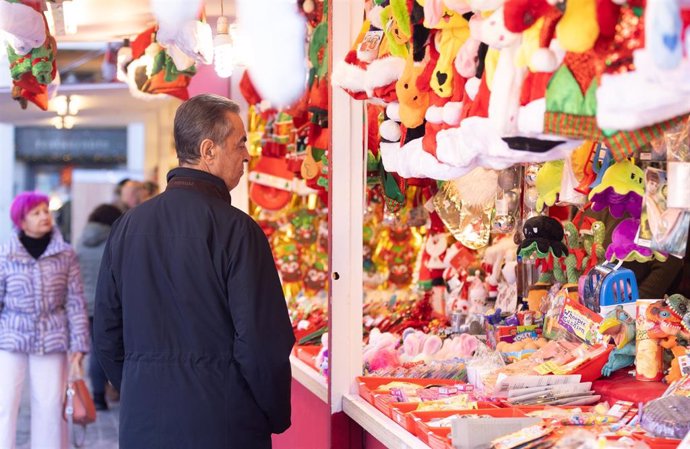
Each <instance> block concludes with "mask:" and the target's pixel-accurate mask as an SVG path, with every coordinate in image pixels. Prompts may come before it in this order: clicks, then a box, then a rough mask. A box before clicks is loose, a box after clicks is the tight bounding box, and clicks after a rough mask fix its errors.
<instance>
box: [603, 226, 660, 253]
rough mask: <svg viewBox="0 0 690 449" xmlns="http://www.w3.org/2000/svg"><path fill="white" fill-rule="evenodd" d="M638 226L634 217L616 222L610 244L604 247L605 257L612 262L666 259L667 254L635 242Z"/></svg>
mask: <svg viewBox="0 0 690 449" xmlns="http://www.w3.org/2000/svg"><path fill="white" fill-rule="evenodd" d="M639 227H640V220H638V219H636V218H626V219H625V220H623V221H621V222H620V223H618V226H616V228H615V229H614V230H613V234H612V236H611V244H610V245H609V247H608V248H607V249H606V259H607V260H609V261H611V262H613V261H616V260H620V261H623V262H631V261H635V262H639V263H644V262H648V261H650V260H652V259H656V260H658V261H660V262H663V261H665V260H666V258H667V256H666V255H665V254H662V253H660V252H658V251H652V250H651V249H649V248H645V247H644V246H639V245H637V244H636V243H635V235H636V234H637V231H638V229H639Z"/></svg>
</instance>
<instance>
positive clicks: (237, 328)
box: [94, 95, 295, 449]
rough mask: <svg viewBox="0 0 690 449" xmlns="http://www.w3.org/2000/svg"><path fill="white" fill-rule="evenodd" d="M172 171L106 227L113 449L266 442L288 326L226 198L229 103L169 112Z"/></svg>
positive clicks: (276, 414)
mask: <svg viewBox="0 0 690 449" xmlns="http://www.w3.org/2000/svg"><path fill="white" fill-rule="evenodd" d="M174 136H175V146H176V150H177V157H178V159H179V161H180V167H178V168H175V169H173V170H172V171H170V173H169V174H168V185H167V188H166V190H165V192H163V193H162V194H160V195H158V196H156V197H155V198H152V199H151V200H149V201H146V202H144V203H142V204H141V205H139V206H137V207H136V208H134V209H131V210H130V211H128V212H127V213H126V214H125V215H124V216H123V217H122V218H121V219H120V220H118V221H117V222H116V223H115V225H114V226H113V228H112V231H111V233H110V238H109V240H108V243H107V245H106V248H105V251H104V254H103V262H102V264H101V270H100V275H99V280H98V287H97V290H96V311H95V316H94V334H95V338H94V341H95V349H96V354H97V356H98V358H99V360H100V362H101V364H102V365H103V368H104V370H105V373H106V375H107V376H108V379H110V381H111V383H112V384H113V386H114V387H115V388H116V389H118V390H119V391H120V396H121V407H122V409H121V412H120V448H121V449H170V448H176V449H186V448H188V449H199V448H203V449H230V448H238V449H239V448H242V449H254V448H256V449H268V448H270V447H271V433H280V432H283V431H285V430H286V429H287V428H288V427H289V426H290V387H291V372H290V362H289V355H290V351H291V349H292V346H293V344H294V341H295V339H294V336H293V333H292V326H291V325H290V319H289V316H288V311H287V306H286V303H285V299H284V297H283V292H282V288H281V285H280V280H279V278H278V273H277V272H276V268H275V264H274V261H273V255H272V254H271V249H270V247H269V244H268V241H267V239H266V237H265V235H264V234H263V232H262V231H261V228H260V227H259V226H258V225H257V224H256V223H255V222H254V221H253V220H252V219H251V218H250V217H249V216H248V215H246V214H245V213H243V212H241V211H240V210H238V209H236V208H234V207H233V206H232V205H231V204H230V193H229V191H230V190H232V189H233V188H234V187H235V186H237V184H238V183H239V181H240V178H241V177H242V174H243V170H244V164H245V163H246V162H247V161H248V159H249V154H248V152H247V147H246V141H247V135H246V132H245V130H244V124H243V123H242V119H241V118H240V116H239V108H238V106H237V105H236V104H235V103H233V102H232V101H230V100H228V99H226V98H224V97H220V96H217V95H199V96H196V97H193V98H191V99H190V100H188V101H186V102H185V103H183V104H182V105H181V106H180V107H179V108H178V110H177V113H176V114H175V125H174Z"/></svg>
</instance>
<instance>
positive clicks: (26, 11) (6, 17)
mask: <svg viewBox="0 0 690 449" xmlns="http://www.w3.org/2000/svg"><path fill="white" fill-rule="evenodd" d="M0 30H3V31H4V37H5V43H6V44H7V45H8V47H10V48H11V49H12V52H13V53H15V54H17V55H19V56H25V55H27V54H29V53H30V52H31V50H33V49H34V48H38V47H40V46H41V45H43V44H44V43H45V41H46V38H47V37H48V35H47V28H46V26H45V22H44V19H43V14H41V11H40V10H38V9H35V8H33V7H31V6H29V5H25V4H23V3H21V2H16V1H11V2H7V1H2V2H0Z"/></svg>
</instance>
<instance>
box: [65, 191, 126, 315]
mask: <svg viewBox="0 0 690 449" xmlns="http://www.w3.org/2000/svg"><path fill="white" fill-rule="evenodd" d="M120 216H122V212H121V211H120V209H118V208H117V207H115V206H112V205H110V204H102V205H100V206H98V207H97V208H96V209H94V210H93V212H91V214H90V215H89V221H88V222H87V223H86V226H84V230H83V231H82V233H81V236H80V237H79V242H78V243H77V247H76V251H77V257H79V267H80V269H81V277H82V282H83V284H84V297H85V298H86V306H87V309H88V311H89V316H90V317H93V309H94V302H95V298H96V282H98V270H99V268H100V266H101V258H102V257H103V249H104V248H105V242H106V241H107V240H108V235H110V227H111V226H112V224H113V223H114V222H115V220H117V219H118V218H119V217H120Z"/></svg>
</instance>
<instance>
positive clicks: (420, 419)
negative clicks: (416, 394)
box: [411, 408, 525, 444]
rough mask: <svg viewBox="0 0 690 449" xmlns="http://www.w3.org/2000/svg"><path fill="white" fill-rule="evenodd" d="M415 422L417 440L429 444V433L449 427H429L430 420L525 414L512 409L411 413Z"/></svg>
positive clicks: (511, 416)
mask: <svg viewBox="0 0 690 449" xmlns="http://www.w3.org/2000/svg"><path fill="white" fill-rule="evenodd" d="M411 415H412V417H413V418H414V420H415V432H414V434H415V435H417V438H419V439H420V440H422V441H423V442H424V443H425V444H429V432H430V431H431V430H434V429H445V430H448V431H450V427H429V425H428V423H429V421H431V420H432V419H436V418H447V417H449V416H453V415H467V416H471V415H487V416H490V417H492V418H524V417H525V414H524V413H523V412H521V411H520V410H516V409H514V408H485V409H474V410H442V411H429V412H426V411H423V412H411Z"/></svg>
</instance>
